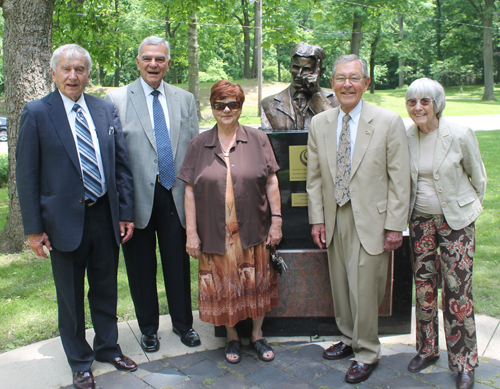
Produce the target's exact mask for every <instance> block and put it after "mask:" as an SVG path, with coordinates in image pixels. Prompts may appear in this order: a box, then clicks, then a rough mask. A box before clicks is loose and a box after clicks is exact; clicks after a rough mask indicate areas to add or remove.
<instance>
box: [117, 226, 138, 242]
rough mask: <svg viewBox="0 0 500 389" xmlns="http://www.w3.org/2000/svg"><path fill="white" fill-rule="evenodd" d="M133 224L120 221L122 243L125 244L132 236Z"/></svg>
mask: <svg viewBox="0 0 500 389" xmlns="http://www.w3.org/2000/svg"><path fill="white" fill-rule="evenodd" d="M134 227H135V226H134V222H127V221H121V222H120V236H121V237H122V243H125V242H126V241H128V240H129V239H130V238H132V235H133V234H134Z"/></svg>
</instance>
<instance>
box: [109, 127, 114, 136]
mask: <svg viewBox="0 0 500 389" xmlns="http://www.w3.org/2000/svg"><path fill="white" fill-rule="evenodd" d="M114 133H115V128H114V127H113V126H109V130H108V134H109V135H111V134H114Z"/></svg>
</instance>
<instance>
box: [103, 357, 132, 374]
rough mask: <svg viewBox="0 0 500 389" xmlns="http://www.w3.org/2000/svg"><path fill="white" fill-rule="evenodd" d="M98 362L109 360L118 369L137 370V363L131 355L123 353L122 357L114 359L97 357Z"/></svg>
mask: <svg viewBox="0 0 500 389" xmlns="http://www.w3.org/2000/svg"><path fill="white" fill-rule="evenodd" d="M95 360H96V361H97V362H107V363H111V364H112V365H113V366H114V367H115V368H116V369H117V370H123V371H136V370H137V363H135V362H134V361H133V360H131V359H130V358H129V357H127V356H125V355H122V356H121V357H116V358H113V359H105V360H104V359H97V358H96V359H95Z"/></svg>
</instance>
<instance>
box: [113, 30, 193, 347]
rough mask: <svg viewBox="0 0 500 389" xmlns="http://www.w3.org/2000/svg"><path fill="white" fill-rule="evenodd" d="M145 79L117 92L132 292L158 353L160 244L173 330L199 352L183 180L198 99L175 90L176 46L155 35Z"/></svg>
mask: <svg viewBox="0 0 500 389" xmlns="http://www.w3.org/2000/svg"><path fill="white" fill-rule="evenodd" d="M136 62H137V69H138V70H139V72H140V73H141V77H139V79H137V80H136V81H134V82H133V83H131V84H129V85H127V86H124V87H122V88H119V89H117V90H114V91H112V92H110V93H109V94H108V95H106V99H108V100H111V101H113V102H114V103H115V105H116V107H117V109H118V114H119V116H120V120H121V122H122V125H123V132H124V134H125V142H126V144H127V149H128V153H129V156H130V164H131V166H132V173H133V176H134V190H135V205H136V207H135V218H134V223H135V227H136V228H135V233H134V237H133V239H131V240H130V241H129V242H127V244H126V245H124V246H123V254H124V257H125V263H126V266H127V273H128V279H129V285H130V292H131V294H132V299H133V301H134V306H135V312H136V316H137V320H138V322H139V327H140V329H141V332H142V340H141V345H142V348H143V349H144V351H146V352H155V351H158V349H159V347H160V343H159V340H158V335H157V332H158V326H159V308H158V292H157V289H156V272H157V262H156V239H158V244H159V248H160V256H161V263H162V268H163V277H164V281H165V289H166V292H167V300H168V307H169V312H170V316H171V319H172V326H173V331H174V332H175V333H176V334H177V335H179V336H180V337H181V341H182V343H184V344H185V345H186V346H190V347H193V346H198V345H199V344H200V338H199V336H198V334H197V333H196V331H194V330H193V328H192V325H193V314H192V312H191V285H190V271H189V256H188V255H187V253H186V230H185V226H186V224H185V217H184V187H185V184H184V183H183V182H182V181H180V180H177V179H176V175H177V173H178V171H179V169H180V167H181V165H182V162H183V160H184V155H185V154H186V149H187V146H188V143H189V141H190V140H191V139H192V138H193V137H194V136H196V135H197V134H198V131H199V130H198V116H197V113H196V108H195V101H194V96H193V95H192V94H191V93H188V92H185V91H184V90H182V89H180V88H177V87H174V86H172V85H169V84H167V83H165V82H164V81H163V77H164V76H165V74H166V73H167V72H168V69H169V67H170V63H171V59H170V47H169V44H168V42H167V41H165V40H164V39H163V38H158V37H155V36H150V37H148V38H145V39H144V40H143V41H142V43H141V44H140V46H139V51H138V55H137V58H136Z"/></svg>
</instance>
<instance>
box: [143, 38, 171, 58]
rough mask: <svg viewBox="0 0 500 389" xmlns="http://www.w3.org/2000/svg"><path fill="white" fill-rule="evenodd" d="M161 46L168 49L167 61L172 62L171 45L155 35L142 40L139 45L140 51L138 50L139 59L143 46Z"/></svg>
mask: <svg viewBox="0 0 500 389" xmlns="http://www.w3.org/2000/svg"><path fill="white" fill-rule="evenodd" d="M161 44H163V45H165V47H166V48H167V52H168V58H167V61H170V45H169V44H168V42H167V41H166V40H165V39H163V38H160V37H158V36H154V35H151V36H148V37H147V38H144V39H143V40H142V42H141V44H140V45H139V50H137V58H139V56H140V55H141V49H142V46H144V45H156V46H159V45H161Z"/></svg>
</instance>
